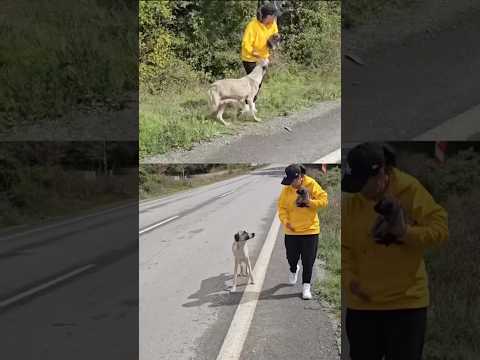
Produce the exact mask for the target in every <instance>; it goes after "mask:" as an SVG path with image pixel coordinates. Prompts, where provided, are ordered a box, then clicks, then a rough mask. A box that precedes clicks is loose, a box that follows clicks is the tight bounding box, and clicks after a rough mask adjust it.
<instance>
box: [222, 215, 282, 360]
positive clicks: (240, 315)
mask: <svg viewBox="0 0 480 360" xmlns="http://www.w3.org/2000/svg"><path fill="white" fill-rule="evenodd" d="M279 228H280V220H279V219H278V213H276V214H275V218H274V220H273V223H272V226H271V227H270V230H269V231H268V234H267V238H266V240H265V243H264V244H263V246H262V250H261V252H260V255H259V256H258V259H257V262H256V263H255V268H254V269H253V277H254V279H255V284H249V285H247V286H246V287H245V291H244V293H243V296H242V299H241V300H240V304H239V305H238V307H237V310H236V311H235V315H234V316H233V320H232V323H231V324H230V328H229V329H228V333H227V335H226V336H225V339H224V340H223V345H222V348H221V349H220V352H219V353H218V356H217V360H236V359H239V358H240V355H241V353H242V348H243V344H244V343H245V340H246V338H247V334H248V330H249V328H250V324H251V323H252V319H253V314H254V312H255V308H256V306H257V302H258V298H259V296H260V292H261V290H262V287H263V281H264V280H265V273H266V271H267V266H268V263H269V262H270V257H271V255H272V251H273V247H274V245H275V240H276V238H277V235H278V230H279Z"/></svg>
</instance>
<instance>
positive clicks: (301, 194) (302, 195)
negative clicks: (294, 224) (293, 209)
mask: <svg viewBox="0 0 480 360" xmlns="http://www.w3.org/2000/svg"><path fill="white" fill-rule="evenodd" d="M297 195H298V196H297V199H296V200H295V205H297V206H298V207H309V204H310V193H309V192H308V190H307V189H306V188H304V187H303V186H302V187H301V188H300V189H298V190H297Z"/></svg>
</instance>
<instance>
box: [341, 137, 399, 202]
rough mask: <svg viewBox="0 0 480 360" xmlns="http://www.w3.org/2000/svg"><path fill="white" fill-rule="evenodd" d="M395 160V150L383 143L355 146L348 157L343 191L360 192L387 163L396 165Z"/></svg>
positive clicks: (343, 179)
mask: <svg viewBox="0 0 480 360" xmlns="http://www.w3.org/2000/svg"><path fill="white" fill-rule="evenodd" d="M394 158H395V156H394V153H393V150H392V149H390V148H389V147H388V146H387V145H386V144H383V143H363V144H360V145H357V146H355V147H354V148H353V149H352V150H350V152H349V153H348V155H347V169H346V171H345V175H344V176H343V178H342V191H343V192H347V193H358V192H360V190H362V188H363V187H364V186H365V184H366V183H367V181H368V178H370V177H372V176H375V175H377V174H378V173H379V171H380V170H381V168H382V167H384V166H385V165H387V163H390V164H392V165H394V163H395V160H394Z"/></svg>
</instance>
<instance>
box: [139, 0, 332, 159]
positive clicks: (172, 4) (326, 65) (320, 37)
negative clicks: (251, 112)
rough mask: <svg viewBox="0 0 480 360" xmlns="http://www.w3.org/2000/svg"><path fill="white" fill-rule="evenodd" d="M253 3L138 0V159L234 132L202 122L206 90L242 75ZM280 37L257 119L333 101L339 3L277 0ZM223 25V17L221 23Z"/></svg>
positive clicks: (237, 122)
mask: <svg viewBox="0 0 480 360" xmlns="http://www.w3.org/2000/svg"><path fill="white" fill-rule="evenodd" d="M257 3H258V2H257V1H235V2H233V1H210V0H199V1H193V0H184V1H176V0H175V1H174V0H168V1H140V24H139V25H140V34H139V42H140V156H141V157H145V156H149V155H154V154H162V153H165V152H168V151H170V150H173V149H178V148H181V149H189V148H191V147H192V146H193V145H194V144H195V143H197V142H199V141H202V140H207V139H211V138H212V137H214V136H218V135H222V134H232V133H236V132H237V131H238V129H239V128H241V127H243V126H246V125H248V124H249V122H250V121H251V120H250V119H249V118H248V117H238V118H236V117H235V114H234V112H233V111H226V113H225V118H226V119H228V121H232V120H233V122H232V127H231V128H228V129H227V128H225V127H224V126H223V125H222V124H220V123H219V122H218V121H216V120H214V119H212V118H210V117H208V115H209V112H210V111H209V108H208V103H207V94H206V90H207V88H208V84H209V83H211V82H213V81H215V80H217V79H221V78H225V77H241V76H244V75H245V73H244V70H243V66H242V63H241V59H240V54H239V53H240V45H241V40H242V32H243V30H244V28H245V26H246V24H247V23H248V21H250V20H251V19H252V18H253V17H254V16H255V13H256V9H257ZM282 3H283V9H284V13H283V15H282V16H281V17H279V19H278V26H279V30H280V33H282V35H283V36H284V38H285V41H284V44H283V46H282V48H281V49H280V50H279V51H278V52H276V53H275V54H274V56H273V59H272V64H271V66H270V69H269V72H268V74H267V77H266V79H265V82H264V84H263V85H262V89H261V94H260V96H259V99H258V110H259V117H261V118H263V119H264V120H267V119H268V118H271V117H273V116H276V115H287V114H289V113H292V112H296V111H298V110H300V109H302V108H305V107H308V106H310V105H312V104H314V103H316V102H319V101H322V100H332V99H338V98H339V97H340V2H339V1H290V0H287V1H283V2H282ZM225 19H228V21H226V20H225Z"/></svg>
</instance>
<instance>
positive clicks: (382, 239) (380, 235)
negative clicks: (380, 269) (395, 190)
mask: <svg viewBox="0 0 480 360" xmlns="http://www.w3.org/2000/svg"><path fill="white" fill-rule="evenodd" d="M374 209H375V212H377V213H378V214H379V215H378V217H377V220H376V221H375V224H374V225H373V229H372V235H373V238H374V240H375V242H376V243H378V244H384V245H386V246H389V245H390V244H393V243H395V244H402V243H403V242H402V241H401V239H402V238H403V237H404V236H405V233H406V231H407V222H406V216H405V211H404V209H403V208H402V206H401V204H400V202H399V201H398V200H397V199H394V198H392V197H385V198H383V199H382V200H380V201H379V202H378V203H377V204H376V205H375V208H374Z"/></svg>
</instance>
